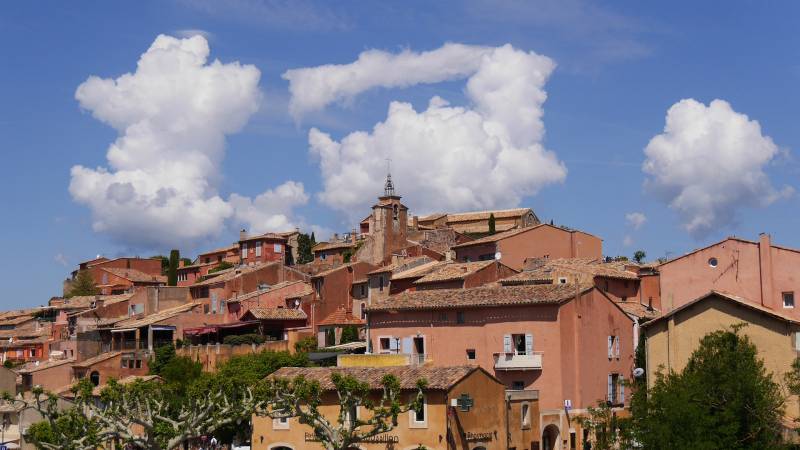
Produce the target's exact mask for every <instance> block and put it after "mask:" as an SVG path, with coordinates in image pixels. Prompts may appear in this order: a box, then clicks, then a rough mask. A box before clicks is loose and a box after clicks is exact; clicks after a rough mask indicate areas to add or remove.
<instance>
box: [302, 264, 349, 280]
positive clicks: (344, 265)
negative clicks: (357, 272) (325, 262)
mask: <svg viewBox="0 0 800 450" xmlns="http://www.w3.org/2000/svg"><path fill="white" fill-rule="evenodd" d="M356 264H357V263H356V262H350V263H345V264H339V265H338V266H336V267H332V268H330V269H328V270H323V271H322V272H319V273H317V274H315V275H312V276H311V278H322V277H326V276H328V275H330V274H332V273H334V272H336V271H337V270H342V269H343V268H345V267H353V266H354V265H356Z"/></svg>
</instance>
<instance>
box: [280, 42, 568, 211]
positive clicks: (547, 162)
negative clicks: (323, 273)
mask: <svg viewBox="0 0 800 450" xmlns="http://www.w3.org/2000/svg"><path fill="white" fill-rule="evenodd" d="M366 54H368V55H370V56H369V57H365V56H364V55H365V54H362V55H361V56H360V57H359V60H358V61H357V62H355V63H353V64H349V65H345V66H320V67H316V68H305V69H300V70H301V71H302V72H297V71H295V72H293V74H288V75H287V77H288V78H289V79H290V80H292V83H293V91H292V92H293V97H292V102H293V104H295V105H301V106H300V107H299V109H297V110H296V111H298V110H299V111H306V110H313V109H316V108H321V107H323V106H324V105H326V104H328V103H330V102H332V101H335V100H337V99H347V98H350V97H352V96H353V95H356V94H357V93H359V92H362V91H364V90H366V89H370V88H372V87H375V86H386V87H389V86H408V85H412V84H416V83H423V82H436V81H441V80H445V79H453V78H466V77H469V78H468V81H467V84H466V95H467V98H468V99H469V101H470V105H468V106H452V105H450V104H449V103H448V102H447V101H446V100H444V99H442V98H440V97H433V98H432V99H431V100H430V102H429V104H428V107H427V108H426V109H425V110H423V111H416V110H415V109H414V108H413V107H412V105H410V104H408V103H403V102H392V103H391V104H390V105H389V109H388V114H387V117H386V119H385V120H383V121H382V122H379V123H377V124H376V125H375V126H374V127H373V129H372V131H371V132H367V131H356V132H353V133H351V134H349V135H347V136H345V137H344V138H342V139H341V140H339V141H337V140H334V139H333V138H332V137H331V136H330V135H328V134H326V133H324V132H322V131H320V130H318V129H316V128H312V129H311V130H310V132H309V145H310V151H311V153H312V154H313V155H315V156H317V157H319V160H320V166H321V172H322V178H323V186H324V190H323V192H321V193H320V194H319V197H320V199H321V200H322V201H323V202H324V203H326V204H327V205H329V206H331V207H333V208H336V209H340V210H342V211H345V212H348V213H350V214H351V215H352V214H353V211H362V210H363V205H365V204H368V203H369V202H370V201H372V200H373V199H374V198H375V195H376V194H378V193H380V192H381V191H382V184H383V180H384V175H385V173H386V158H391V160H392V162H391V167H392V176H393V177H394V179H395V184H396V186H397V189H398V190H399V192H400V193H401V194H402V195H404V196H405V197H406V203H407V204H408V205H409V206H410V207H411V208H412V209H413V210H414V211H415V212H420V213H423V212H431V211H436V210H442V209H446V210H451V211H457V210H467V209H473V208H490V207H491V208H494V207H505V206H509V207H510V206H515V205H518V204H519V202H520V201H521V199H522V197H524V196H527V195H532V194H535V193H536V192H537V191H538V190H540V189H541V188H542V187H544V186H545V185H547V184H550V183H556V182H561V181H563V180H564V178H565V177H566V173H567V170H566V168H565V166H564V164H563V163H561V162H560V161H559V160H558V158H557V157H556V155H555V154H554V153H553V152H551V151H549V150H547V149H545V147H544V146H543V143H542V140H543V138H544V124H543V123H542V115H543V104H544V102H545V100H546V99H547V94H546V93H545V90H544V86H545V83H546V82H547V79H548V77H549V76H550V74H551V73H552V71H553V69H554V68H555V63H554V62H553V61H552V60H551V59H549V58H547V57H545V56H542V55H538V54H536V53H534V52H524V51H521V50H518V49H515V48H513V47H512V46H510V45H505V46H502V47H497V48H491V49H487V48H485V47H472V46H464V45H458V44H447V45H445V46H444V47H442V48H440V49H438V50H434V51H431V52H426V53H413V52H408V51H405V52H403V53H401V54H399V55H395V56H392V55H387V54H384V53H380V52H379V53H378V55H380V58H379V59H380V60H381V61H384V62H386V64H385V65H382V64H378V63H374V64H373V63H369V64H368V63H363V61H366V60H370V59H371V58H373V57H375V56H374V54H372V53H370V52H366ZM342 67H347V68H348V69H347V70H340V69H341V68H342ZM415 68H419V69H418V70H415ZM298 73H302V74H303V75H302V77H297V76H296V74H298ZM300 79H302V80H313V82H306V81H304V82H302V83H299V84H296V85H295V84H294V83H295V80H300ZM295 86H298V88H297V90H294V87H295ZM299 86H303V87H304V88H303V89H300V87H299ZM312 88H314V89H312ZM307 89H310V90H311V91H313V92H312V93H311V94H297V93H298V92H300V91H303V92H305V91H306V90H307Z"/></svg>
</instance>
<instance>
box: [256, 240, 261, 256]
mask: <svg viewBox="0 0 800 450" xmlns="http://www.w3.org/2000/svg"><path fill="white" fill-rule="evenodd" d="M256 256H257V257H258V256H261V242H259V241H256Z"/></svg>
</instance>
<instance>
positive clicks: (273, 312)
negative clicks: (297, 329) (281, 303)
mask: <svg viewBox="0 0 800 450" xmlns="http://www.w3.org/2000/svg"><path fill="white" fill-rule="evenodd" d="M248 314H249V315H251V316H253V317H254V318H256V319H258V320H305V319H307V318H308V316H306V313H305V312H304V311H303V310H302V309H290V308H250V309H248V310H247V312H246V313H245V314H244V315H248ZM242 317H244V316H242Z"/></svg>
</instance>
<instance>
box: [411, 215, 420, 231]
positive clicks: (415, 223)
mask: <svg viewBox="0 0 800 450" xmlns="http://www.w3.org/2000/svg"><path fill="white" fill-rule="evenodd" d="M411 220H412V222H411V223H412V225H411V228H412V229H413V230H414V231H417V230H419V216H414V217H413V218H412V219H411Z"/></svg>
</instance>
